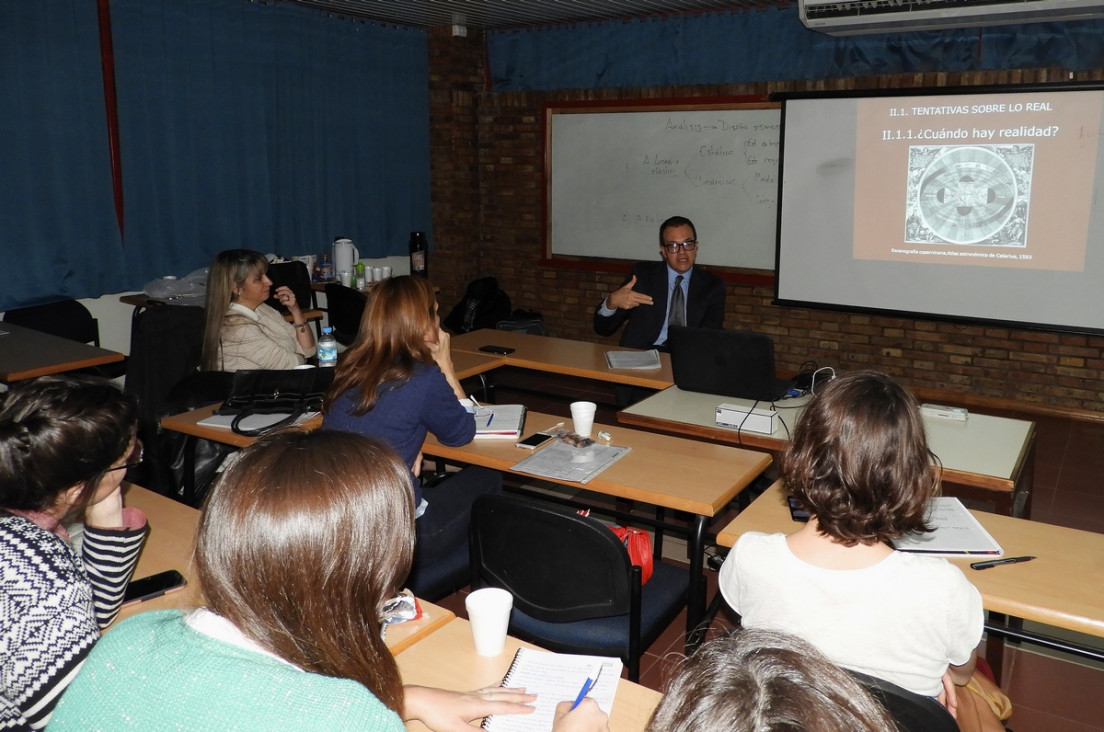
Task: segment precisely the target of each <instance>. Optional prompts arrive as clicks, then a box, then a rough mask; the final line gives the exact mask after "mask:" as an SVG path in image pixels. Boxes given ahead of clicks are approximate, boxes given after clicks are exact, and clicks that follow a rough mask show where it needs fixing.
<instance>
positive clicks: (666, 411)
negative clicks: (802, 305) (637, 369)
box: [617, 328, 1035, 518]
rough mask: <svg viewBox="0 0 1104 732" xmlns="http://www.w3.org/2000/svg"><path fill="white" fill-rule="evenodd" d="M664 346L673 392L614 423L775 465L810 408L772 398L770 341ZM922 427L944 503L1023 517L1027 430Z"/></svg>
mask: <svg viewBox="0 0 1104 732" xmlns="http://www.w3.org/2000/svg"><path fill="white" fill-rule="evenodd" d="M670 343H671V365H672V374H673V376H674V379H675V384H676V385H675V386H672V387H670V388H668V389H665V390H663V391H661V392H659V393H657V394H655V395H653V396H651V397H648V398H646V399H643V400H641V401H639V402H637V403H636V404H633V405H631V406H629V407H627V408H626V409H624V410H622V411H621V412H620V413H618V416H617V418H618V421H619V422H621V423H623V424H628V425H633V426H636V427H643V428H647V429H652V430H657V431H659V432H663V433H666V434H672V435H681V436H686V437H694V438H697V439H704V440H709V441H712V442H717V443H719V444H724V445H739V446H742V447H750V448H753V449H757V450H765V451H767V452H770V453H772V454H774V455H777V453H778V452H780V451H781V450H782V448H783V447H784V446H785V445H786V443H787V442H788V441H789V439H790V434H791V432H792V430H793V428H794V426H795V425H796V424H797V420H798V417H799V416H800V413H801V408H802V407H803V406H804V405H805V403H806V402H807V401H808V398H807V397H801V398H784V399H783V398H779V397H780V395H782V394H784V393H785V392H786V391H787V390H788V389H789V388H790V386H791V384H790V383H788V382H785V381H779V380H777V379H776V378H775V376H774V374H775V366H774V352H773V346H772V345H771V341H770V337H769V336H766V335H764V334H760V333H745V332H741V331H716V330H705V329H698V328H675V329H672V333H671V340H670ZM771 395H774V397H773V398H772V396H771ZM721 405H729V406H730V407H732V409H730V410H728V411H727V412H726V413H725V416H723V417H721V416H719V415H718V408H719V407H720V406H721ZM771 415H773V417H772V416H771ZM923 420H924V430H925V433H926V435H927V438H928V444H929V446H930V447H931V449H932V452H934V453H935V454H936V456H937V457H938V458H939V459H940V462H941V463H942V478H943V484H944V488H945V490H946V492H947V493H949V494H951V495H956V496H959V497H962V498H968V499H974V500H981V501H986V502H990V503H992V504H993V505H994V507H995V508H996V510H997V511H998V512H999V513H1003V514H1006V515H1014V516H1021V517H1024V518H1027V517H1029V516H1030V510H1031V506H1030V497H1031V487H1032V481H1033V478H1034V455H1035V424H1034V423H1033V422H1029V421H1025V420H1018V419H1008V418H1004V417H993V416H989V415H984V414H970V415H969V416H968V418H967V419H966V420H965V421H957V420H954V419H948V418H944V417H937V416H924V417H923ZM719 422H720V423H723V424H719ZM761 424H765V425H766V427H765V428H763V427H760V425H761Z"/></svg>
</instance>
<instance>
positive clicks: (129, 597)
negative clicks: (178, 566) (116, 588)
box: [123, 569, 188, 605]
mask: <svg viewBox="0 0 1104 732" xmlns="http://www.w3.org/2000/svg"><path fill="white" fill-rule="evenodd" d="M187 585H188V580H186V579H184V575H182V574H180V572H177V571H176V570H175V569H170V570H168V571H167V572H158V573H157V574H151V575H150V576H148V577H142V578H140V579H136V580H131V581H130V584H129V585H127V588H126V593H125V594H124V595H123V605H130V604H131V603H135V602H145V601H146V600H152V599H153V598H155V597H161V596H162V595H166V594H168V593H170V592H172V591H174V590H180V589H183V588H184V587H186V586H187Z"/></svg>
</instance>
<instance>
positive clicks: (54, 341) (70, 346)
mask: <svg viewBox="0 0 1104 732" xmlns="http://www.w3.org/2000/svg"><path fill="white" fill-rule="evenodd" d="M0 331H6V332H5V333H3V334H0V381H2V382H4V383H7V384H10V383H12V382H13V381H22V380H23V379H33V378H35V377H36V376H45V375H46V374H60V373H63V372H65V371H76V370H78V369H84V368H88V367H90V366H102V365H103V364H106V363H115V362H117V361H122V360H123V358H124V356H123V354H121V353H118V352H116V351H109V350H107V349H106V348H97V347H96V346H90V345H88V344H87V343H79V342H77V341H71V340H69V339H68V338H59V337H58V336H55V335H50V334H49V333H43V332H41V331H37V330H31V329H30V328H24V327H23V326H21V325H14V324H12V323H0Z"/></svg>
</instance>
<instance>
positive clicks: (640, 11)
mask: <svg viewBox="0 0 1104 732" xmlns="http://www.w3.org/2000/svg"><path fill="white" fill-rule="evenodd" d="M290 1H291V2H294V3H296V4H297V5H306V6H309V7H314V8H321V9H324V10H329V11H333V12H336V13H341V14H342V15H348V16H351V17H357V18H367V19H370V20H376V21H382V22H385V23H395V24H398V25H409V26H420V27H423V28H434V27H450V26H464V27H466V28H482V29H505V28H520V27H525V26H533V25H550V24H555V23H569V22H574V21H595V20H610V19H614V18H641V17H647V16H655V15H671V14H678V13H693V12H701V11H707V10H746V9H748V8H764V7H773V6H782V5H790V4H791V2H792V0H290Z"/></svg>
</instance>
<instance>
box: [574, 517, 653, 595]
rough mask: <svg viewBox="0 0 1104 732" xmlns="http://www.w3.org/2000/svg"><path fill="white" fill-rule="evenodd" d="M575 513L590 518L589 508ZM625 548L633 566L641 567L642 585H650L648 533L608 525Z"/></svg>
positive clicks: (650, 541) (650, 569) (650, 565)
mask: <svg viewBox="0 0 1104 732" xmlns="http://www.w3.org/2000/svg"><path fill="white" fill-rule="evenodd" d="M575 513H577V514H579V515H580V516H590V509H589V508H580V509H579V510H578V511H576V512H575ZM606 525H607V526H608V527H609V530H610V531H612V532H613V533H614V534H615V535H616V536H617V538H618V539H620V540H621V543H622V544H624V545H625V548H626V549H628V551H629V561H630V562H632V563H633V566H635V567H640V584H641V585H646V584H648V580H650V579H651V578H652V537H650V536H648V532H647V531H641V530H640V529H634V528H632V527H631V526H616V525H611V524H606Z"/></svg>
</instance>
